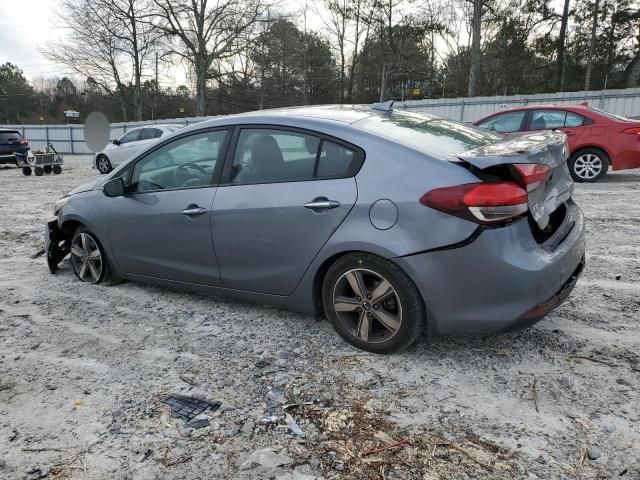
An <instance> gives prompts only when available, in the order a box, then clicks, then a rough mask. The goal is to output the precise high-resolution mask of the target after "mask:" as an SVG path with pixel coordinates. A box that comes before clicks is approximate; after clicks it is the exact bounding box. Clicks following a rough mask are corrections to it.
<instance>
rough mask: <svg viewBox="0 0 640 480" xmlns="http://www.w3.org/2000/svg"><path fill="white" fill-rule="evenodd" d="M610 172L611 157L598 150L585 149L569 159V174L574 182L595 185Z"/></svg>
mask: <svg viewBox="0 0 640 480" xmlns="http://www.w3.org/2000/svg"><path fill="white" fill-rule="evenodd" d="M608 170H609V156H608V155H607V154H606V153H604V152H603V151H602V150H600V149H598V148H583V149H582V150H578V151H577V152H575V153H574V154H573V155H571V158H570V159H569V172H570V173H571V178H573V181H574V182H578V183H584V182H587V183H595V182H597V181H598V180H600V179H601V178H602V177H604V176H605V175H606V174H607V171H608Z"/></svg>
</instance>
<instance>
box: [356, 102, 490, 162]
mask: <svg viewBox="0 0 640 480" xmlns="http://www.w3.org/2000/svg"><path fill="white" fill-rule="evenodd" d="M353 126H354V127H356V128H360V129H362V130H365V131H367V132H371V133H375V134H376V135H379V136H381V137H384V138H387V139H389V140H392V141H394V142H397V143H400V144H401V145H405V146H407V147H410V148H413V149H415V150H418V151H420V152H422V153H426V154H428V155H457V154H460V153H462V152H466V151H467V150H472V149H474V148H478V147H482V146H484V145H488V144H490V143H494V142H497V141H498V140H500V139H501V138H502V137H501V136H500V135H496V134H495V133H490V132H487V131H485V130H480V129H479V128H476V127H472V126H470V125H465V124H464V123H459V122H455V121H453V120H447V119H444V118H440V117H435V116H432V115H426V114H420V113H413V112H393V113H391V114H389V115H384V116H379V115H375V116H372V117H368V118H365V119H363V120H359V121H357V122H354V123H353Z"/></svg>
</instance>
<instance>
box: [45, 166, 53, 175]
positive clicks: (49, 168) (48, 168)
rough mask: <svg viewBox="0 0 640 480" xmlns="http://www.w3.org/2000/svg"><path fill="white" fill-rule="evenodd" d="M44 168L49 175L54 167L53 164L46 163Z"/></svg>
mask: <svg viewBox="0 0 640 480" xmlns="http://www.w3.org/2000/svg"><path fill="white" fill-rule="evenodd" d="M43 170H44V173H46V174H47V175H49V174H50V173H51V172H52V171H53V168H51V165H46V166H45V167H44V168H43Z"/></svg>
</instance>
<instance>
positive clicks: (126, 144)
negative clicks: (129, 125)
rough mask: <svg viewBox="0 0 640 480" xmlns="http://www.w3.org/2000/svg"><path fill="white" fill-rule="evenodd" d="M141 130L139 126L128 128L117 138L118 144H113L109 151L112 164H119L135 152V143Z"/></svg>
mask: <svg viewBox="0 0 640 480" xmlns="http://www.w3.org/2000/svg"><path fill="white" fill-rule="evenodd" d="M141 131H142V129H141V128H135V129H133V130H130V131H128V132H127V133H125V134H124V135H123V136H122V137H120V138H119V139H118V142H119V144H118V145H115V144H114V145H113V147H114V148H113V149H111V150H110V151H109V160H111V165H112V166H114V167H115V166H116V165H120V164H121V163H122V162H124V161H125V160H126V159H128V158H129V157H130V156H132V155H133V154H134V153H135V152H136V143H137V142H138V140H139V139H140V132H141Z"/></svg>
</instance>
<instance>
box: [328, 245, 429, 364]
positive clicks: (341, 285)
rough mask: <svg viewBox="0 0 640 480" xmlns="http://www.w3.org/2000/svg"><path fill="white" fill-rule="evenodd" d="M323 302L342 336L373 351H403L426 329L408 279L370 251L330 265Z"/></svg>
mask: <svg viewBox="0 0 640 480" xmlns="http://www.w3.org/2000/svg"><path fill="white" fill-rule="evenodd" d="M322 303H323V306H324V310H325V313H326V315H327V318H328V319H329V320H330V321H331V323H332V324H333V327H334V328H335V330H336V331H337V332H338V334H339V335H340V336H341V337H342V338H344V339H345V340H346V341H347V342H349V343H351V344H352V345H354V346H356V347H358V348H361V349H363V350H367V351H369V352H373V353H390V352H395V351H398V350H402V349H405V348H407V347H408V346H409V345H411V344H412V343H414V342H415V341H416V340H417V339H418V337H420V335H421V334H422V332H423V331H424V329H425V325H426V312H425V307H424V302H423V301H422V296H421V295H420V292H419V291H418V289H417V287H416V286H415V284H414V283H413V281H412V280H411V278H409V276H408V275H407V274H406V273H405V272H404V271H402V269H401V268H400V267H399V266H398V265H396V264H395V263H393V262H391V261H389V260H386V259H384V258H381V257H378V256H376V255H372V254H369V253H349V254H347V255H344V256H343V257H340V258H339V259H338V260H336V262H335V263H334V264H333V265H331V267H329V270H328V271H327V273H326V275H325V278H324V281H323V285H322Z"/></svg>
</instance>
